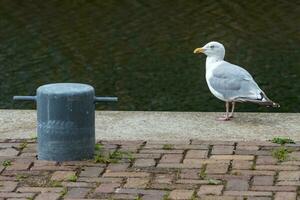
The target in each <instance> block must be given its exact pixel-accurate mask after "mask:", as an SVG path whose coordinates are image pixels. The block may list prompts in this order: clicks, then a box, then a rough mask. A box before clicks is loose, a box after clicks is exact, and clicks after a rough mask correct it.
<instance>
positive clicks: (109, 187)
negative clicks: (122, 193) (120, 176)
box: [94, 183, 120, 196]
mask: <svg viewBox="0 0 300 200" xmlns="http://www.w3.org/2000/svg"><path fill="white" fill-rule="evenodd" d="M119 186H120V184H118V183H102V184H100V186H98V187H97V188H96V189H95V191H94V193H95V195H96V196H99V195H101V194H103V193H104V194H105V193H113V192H114V191H115V189H116V188H117V187H119Z"/></svg>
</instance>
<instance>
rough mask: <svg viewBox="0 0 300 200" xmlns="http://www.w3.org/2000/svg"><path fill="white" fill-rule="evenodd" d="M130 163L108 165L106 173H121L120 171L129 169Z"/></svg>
mask: <svg viewBox="0 0 300 200" xmlns="http://www.w3.org/2000/svg"><path fill="white" fill-rule="evenodd" d="M129 165H130V163H110V164H109V165H108V166H107V168H106V171H107V172H112V171H113V172H121V171H126V170H127V169H128V167H129Z"/></svg>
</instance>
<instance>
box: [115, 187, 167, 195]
mask: <svg viewBox="0 0 300 200" xmlns="http://www.w3.org/2000/svg"><path fill="white" fill-rule="evenodd" d="M116 193H121V194H122V193H124V194H143V195H165V194H167V191H164V190H149V189H127V188H117V189H116Z"/></svg>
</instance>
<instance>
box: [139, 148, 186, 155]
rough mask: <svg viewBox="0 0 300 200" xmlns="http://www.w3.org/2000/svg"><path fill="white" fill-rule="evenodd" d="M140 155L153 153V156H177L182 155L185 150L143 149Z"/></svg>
mask: <svg viewBox="0 0 300 200" xmlns="http://www.w3.org/2000/svg"><path fill="white" fill-rule="evenodd" d="M140 153H151V154H157V153H161V154H165V153H168V154H171V153H175V154H182V153H183V150H179V149H174V150H163V149H142V150H141V151H140Z"/></svg>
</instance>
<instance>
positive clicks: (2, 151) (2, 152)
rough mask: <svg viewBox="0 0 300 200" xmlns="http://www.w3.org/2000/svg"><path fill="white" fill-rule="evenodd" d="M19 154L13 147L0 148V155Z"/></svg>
mask: <svg viewBox="0 0 300 200" xmlns="http://www.w3.org/2000/svg"><path fill="white" fill-rule="evenodd" d="M18 154H19V151H17V150H15V149H13V148H7V149H0V156H3V157H5V156H17V155H18Z"/></svg>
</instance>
